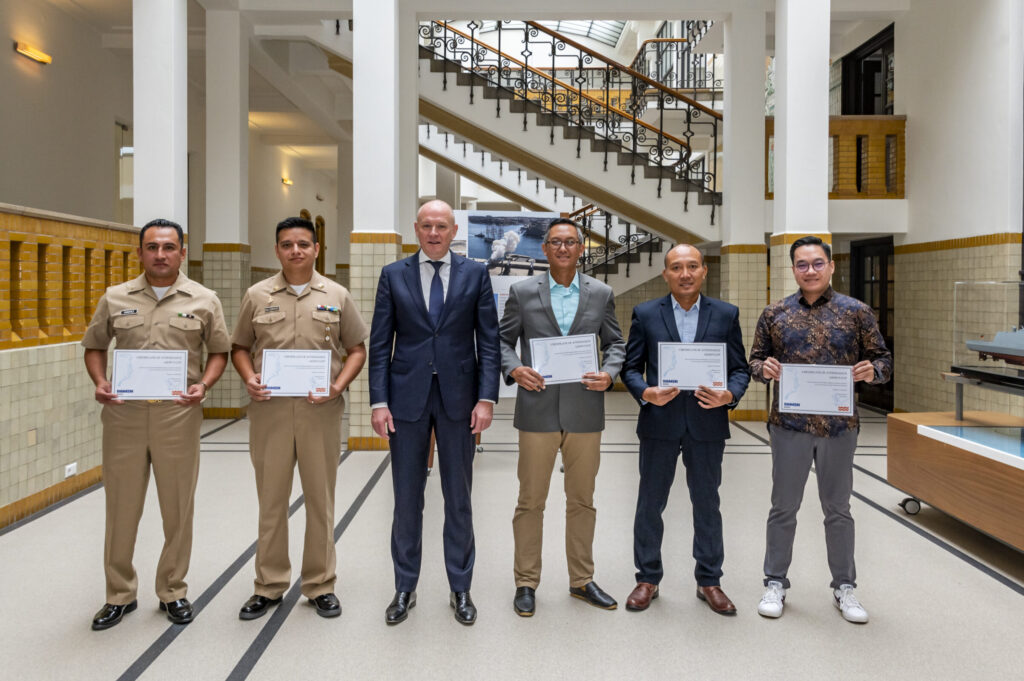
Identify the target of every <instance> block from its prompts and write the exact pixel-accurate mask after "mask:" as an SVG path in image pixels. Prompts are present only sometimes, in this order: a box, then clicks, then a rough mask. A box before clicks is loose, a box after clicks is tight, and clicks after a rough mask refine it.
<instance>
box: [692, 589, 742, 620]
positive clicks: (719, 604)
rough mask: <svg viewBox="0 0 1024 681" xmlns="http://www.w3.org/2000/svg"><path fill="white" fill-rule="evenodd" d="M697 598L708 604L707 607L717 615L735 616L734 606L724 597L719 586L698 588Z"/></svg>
mask: <svg viewBox="0 0 1024 681" xmlns="http://www.w3.org/2000/svg"><path fill="white" fill-rule="evenodd" d="M697 598H699V599H701V600H702V601H704V602H706V603H707V604H708V607H709V608H711V609H712V610H714V611H715V612H717V613H718V614H719V615H735V614H736V606H735V605H733V604H732V601H730V600H729V597H728V596H726V595H725V592H724V591H722V587H720V586H698V587H697Z"/></svg>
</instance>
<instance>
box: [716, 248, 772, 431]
mask: <svg viewBox="0 0 1024 681" xmlns="http://www.w3.org/2000/svg"><path fill="white" fill-rule="evenodd" d="M721 270H722V295H721V298H722V300H725V301H727V302H730V303H732V304H733V305H735V306H737V307H738V308H739V309H740V330H741V332H742V333H743V348H744V352H745V354H746V356H747V357H749V356H750V345H751V343H752V342H753V340H754V329H755V328H756V327H757V320H758V319H759V318H760V316H761V312H762V311H763V310H764V307H765V305H766V304H767V303H768V291H767V290H766V282H767V278H768V255H767V250H766V248H765V246H764V244H734V245H729V246H723V247H722V266H721ZM768 406H769V405H768V391H767V386H765V385H764V384H762V383H758V382H756V381H751V382H750V384H749V386H748V387H747V392H746V394H744V396H743V399H742V400H740V403H739V405H737V407H736V417H737V418H740V419H743V420H760V419H763V418H766V416H767V410H768Z"/></svg>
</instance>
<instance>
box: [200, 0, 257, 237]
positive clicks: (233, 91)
mask: <svg viewBox="0 0 1024 681" xmlns="http://www.w3.org/2000/svg"><path fill="white" fill-rule="evenodd" d="M206 131H207V134H206V241H207V242H209V243H238V244H245V243H248V242H249V32H248V29H247V27H246V26H245V25H244V23H243V22H242V17H241V13H240V12H238V11H223V10H210V11H207V12H206Z"/></svg>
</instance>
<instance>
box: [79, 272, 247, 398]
mask: <svg viewBox="0 0 1024 681" xmlns="http://www.w3.org/2000/svg"><path fill="white" fill-rule="evenodd" d="M115 338H116V339H117V345H116V346H115V347H117V348H119V349H121V350H188V382H189V384H190V385H192V384H195V383H198V382H199V381H200V380H201V379H202V372H201V370H200V359H201V355H202V352H201V351H202V348H203V346H204V345H205V346H206V351H207V352H208V353H221V352H229V351H230V350H231V341H230V339H229V337H228V329H227V326H226V324H225V323H224V312H223V310H222V308H221V304H220V299H218V298H217V294H216V293H214V292H213V291H211V290H210V289H208V288H206V287H205V286H202V285H201V284H198V283H196V282H194V281H192V280H191V279H189V278H188V277H186V276H185V275H184V274H182V273H181V272H179V273H178V278H177V279H176V280H175V282H174V283H173V284H171V286H170V287H169V288H168V289H167V292H166V293H165V294H164V296H163V298H161V299H160V300H157V297H156V294H155V293H154V292H153V287H152V286H150V285H149V282H148V281H146V275H145V274H140V275H139V276H138V277H136V278H135V279H132V280H131V281H128V282H125V283H123V284H117V285H115V286H111V287H110V288H108V289H107V291H106V293H104V294H103V297H102V298H100V301H99V303H98V304H97V305H96V312H95V313H94V314H93V316H92V321H91V322H89V328H88V329H86V332H85V336H84V337H83V338H82V345H83V346H84V347H86V348H88V349H90V350H106V349H107V348H108V347H109V346H110V341H111V340H112V339H115Z"/></svg>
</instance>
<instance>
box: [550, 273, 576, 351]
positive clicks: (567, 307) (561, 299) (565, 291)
mask: <svg viewBox="0 0 1024 681" xmlns="http://www.w3.org/2000/svg"><path fill="white" fill-rule="evenodd" d="M548 287H549V288H550V289H551V311H552V312H554V313H555V321H556V322H558V328H559V329H561V330H562V335H563V336H568V335H569V329H570V328H572V320H574V319H576V310H577V309H578V308H579V306H580V273H579V272H577V273H576V276H574V277H573V278H572V283H571V284H569V285H568V286H562V285H561V284H559V283H558V282H557V281H555V278H554V277H552V276H551V273H550V272H548Z"/></svg>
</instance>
